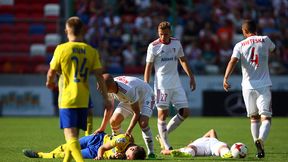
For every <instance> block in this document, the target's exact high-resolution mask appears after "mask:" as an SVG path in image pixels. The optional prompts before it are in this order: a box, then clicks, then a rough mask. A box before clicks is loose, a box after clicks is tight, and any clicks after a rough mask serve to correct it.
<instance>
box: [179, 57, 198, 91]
mask: <svg viewBox="0 0 288 162" xmlns="http://www.w3.org/2000/svg"><path fill="white" fill-rule="evenodd" d="M179 62H180V64H181V66H182V67H183V69H184V71H185V72H186V74H187V75H188V77H189V78H190V88H191V90H192V91H194V90H195V89H196V82H195V78H194V75H193V73H192V71H191V69H190V67H189V65H188V61H187V59H186V57H185V56H183V57H180V58H179Z"/></svg>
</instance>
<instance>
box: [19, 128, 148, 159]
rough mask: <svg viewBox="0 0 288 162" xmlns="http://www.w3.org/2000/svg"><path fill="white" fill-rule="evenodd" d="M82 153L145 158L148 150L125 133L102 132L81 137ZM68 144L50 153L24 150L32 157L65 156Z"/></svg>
mask: <svg viewBox="0 0 288 162" xmlns="http://www.w3.org/2000/svg"><path fill="white" fill-rule="evenodd" d="M79 143H80V145H81V154H82V156H83V158H85V159H94V158H95V159H96V160H100V159H127V160H143V159H145V157H146V152H145V150H144V148H143V147H140V146H138V145H136V144H134V140H133V138H132V137H129V136H126V135H125V134H119V135H117V136H111V135H108V134H105V133H104V132H100V133H97V134H92V135H89V136H84V137H82V138H80V139H79ZM66 148H67V144H63V145H60V146H58V147H57V148H56V149H54V150H53V151H51V152H49V153H45V152H35V151H32V150H24V151H23V153H24V155H25V156H27V157H30V158H48V159H50V158H64V156H65V149H66Z"/></svg>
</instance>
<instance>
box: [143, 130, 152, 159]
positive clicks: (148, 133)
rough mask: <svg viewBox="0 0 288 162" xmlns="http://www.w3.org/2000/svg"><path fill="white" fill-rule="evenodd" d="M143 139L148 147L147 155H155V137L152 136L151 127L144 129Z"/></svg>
mask: <svg viewBox="0 0 288 162" xmlns="http://www.w3.org/2000/svg"><path fill="white" fill-rule="evenodd" d="M142 137H143V139H144V142H145V144H146V147H147V152H148V153H147V154H148V155H149V154H150V153H153V154H154V142H153V136H152V131H151V129H150V127H146V128H144V129H142Z"/></svg>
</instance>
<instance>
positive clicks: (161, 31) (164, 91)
mask: <svg viewBox="0 0 288 162" xmlns="http://www.w3.org/2000/svg"><path fill="white" fill-rule="evenodd" d="M158 35H159V38H158V39H157V40H155V41H153V42H152V43H150V44H149V46H148V49H147V58H146V67H145V73H144V81H145V82H147V83H149V81H150V76H151V72H152V67H153V66H154V69H155V80H154V90H155V91H154V93H155V95H156V106H157V109H158V131H159V136H157V137H158V141H159V142H160V144H161V147H162V149H166V150H171V149H172V147H171V145H170V144H169V142H168V133H170V132H172V131H173V130H175V129H176V128H177V127H178V126H179V125H180V124H181V123H182V122H183V121H184V120H185V118H187V117H188V116H189V114H190V110H189V108H188V100H187V96H186V94H185V91H184V89H183V87H182V85H181V81H180V78H179V73H178V60H179V62H180V64H181V66H182V67H183V69H184V71H185V72H186V74H187V75H188V77H189V78H190V88H191V90H192V91H193V90H195V88H196V84H195V79H194V75H193V73H192V71H191V70H190V68H189V66H188V62H187V59H186V57H185V55H184V52H183V48H182V45H181V43H180V41H179V40H177V39H175V38H172V37H171V25H170V23H169V22H166V21H163V22H161V23H160V24H159V25H158ZM170 103H172V104H173V106H174V107H175V108H176V109H177V114H176V115H175V116H174V117H173V118H172V119H171V120H170V121H169V123H168V125H167V124H166V121H165V120H166V118H167V116H168V113H169V111H168V110H169V106H170Z"/></svg>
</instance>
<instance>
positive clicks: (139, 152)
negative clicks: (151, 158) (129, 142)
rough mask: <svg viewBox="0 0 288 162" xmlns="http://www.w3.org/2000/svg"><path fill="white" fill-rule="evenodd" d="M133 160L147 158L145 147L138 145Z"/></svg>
mask: <svg viewBox="0 0 288 162" xmlns="http://www.w3.org/2000/svg"><path fill="white" fill-rule="evenodd" d="M133 157H134V158H133V160H145V158H146V151H145V149H144V148H143V147H141V146H137V149H135V151H134V153H133Z"/></svg>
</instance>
